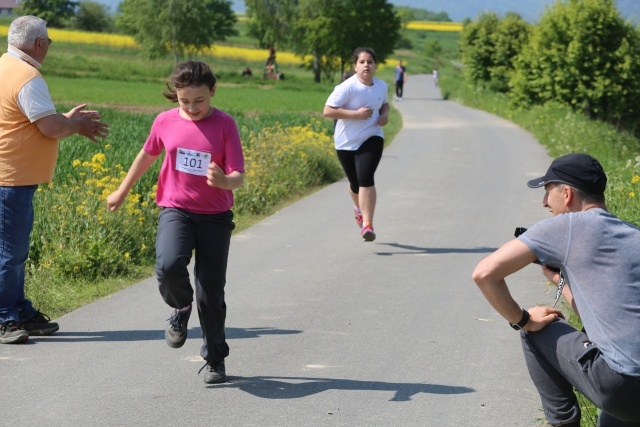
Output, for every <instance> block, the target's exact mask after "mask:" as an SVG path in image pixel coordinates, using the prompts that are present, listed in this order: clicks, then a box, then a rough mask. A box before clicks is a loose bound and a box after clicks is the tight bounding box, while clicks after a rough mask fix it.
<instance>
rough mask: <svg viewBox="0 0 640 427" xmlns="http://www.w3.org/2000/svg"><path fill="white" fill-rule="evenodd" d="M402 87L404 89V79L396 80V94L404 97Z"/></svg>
mask: <svg viewBox="0 0 640 427" xmlns="http://www.w3.org/2000/svg"><path fill="white" fill-rule="evenodd" d="M402 89H404V81H403V80H398V81H396V96H397V97H398V98H402Z"/></svg>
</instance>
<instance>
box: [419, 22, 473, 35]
mask: <svg viewBox="0 0 640 427" xmlns="http://www.w3.org/2000/svg"><path fill="white" fill-rule="evenodd" d="M462 25H463V24H462V22H436V21H410V22H409V23H408V24H407V28H408V29H410V30H422V31H457V32H460V31H462Z"/></svg>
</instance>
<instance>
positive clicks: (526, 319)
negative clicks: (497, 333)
mask: <svg viewBox="0 0 640 427" xmlns="http://www.w3.org/2000/svg"><path fill="white" fill-rule="evenodd" d="M529 320H531V315H530V314H529V312H528V311H527V310H525V309H524V308H523V309H522V319H520V321H519V322H518V323H509V326H511V327H512V328H513V329H515V330H516V331H519V330H520V329H522V328H524V327H525V326H527V323H529Z"/></svg>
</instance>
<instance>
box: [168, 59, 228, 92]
mask: <svg viewBox="0 0 640 427" xmlns="http://www.w3.org/2000/svg"><path fill="white" fill-rule="evenodd" d="M205 85H206V86H207V87H208V88H209V90H212V89H213V87H214V86H215V85H216V77H215V76H214V75H213V72H212V71H211V68H209V66H208V65H207V64H205V63H204V62H200V61H186V62H183V63H181V64H178V66H177V67H176V68H175V70H173V73H171V75H170V76H169V79H168V81H167V83H166V86H167V91H165V92H162V95H164V97H165V98H167V99H168V100H169V101H171V102H178V95H177V94H176V89H180V88H183V87H187V86H205Z"/></svg>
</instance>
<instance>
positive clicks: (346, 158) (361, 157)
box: [336, 136, 384, 194]
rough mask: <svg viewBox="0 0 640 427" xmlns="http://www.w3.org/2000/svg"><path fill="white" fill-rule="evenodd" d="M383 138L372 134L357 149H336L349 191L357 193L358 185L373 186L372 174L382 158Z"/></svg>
mask: <svg viewBox="0 0 640 427" xmlns="http://www.w3.org/2000/svg"><path fill="white" fill-rule="evenodd" d="M383 148H384V139H382V138H381V137H379V136H372V137H371V138H369V139H367V140H366V141H365V142H364V143H363V144H362V145H361V146H360V147H359V148H358V149H357V150H355V151H349V150H336V153H338V160H340V164H342V169H344V173H345V174H346V175H347V179H348V180H349V186H350V187H351V191H353V192H354V193H355V194H358V192H359V190H360V187H373V186H374V185H375V182H374V180H373V176H374V174H375V172H376V169H377V168H378V164H379V163H380V159H381V158H382V149H383Z"/></svg>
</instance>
